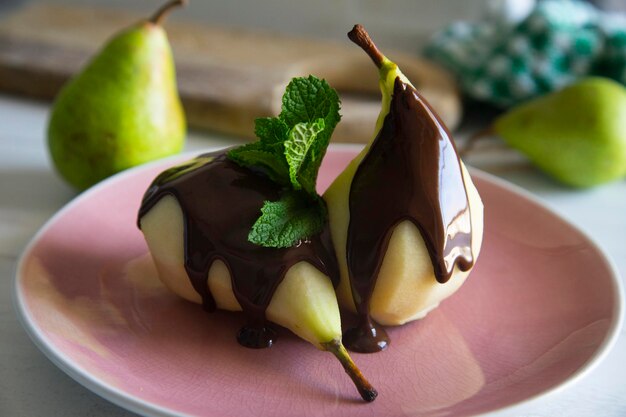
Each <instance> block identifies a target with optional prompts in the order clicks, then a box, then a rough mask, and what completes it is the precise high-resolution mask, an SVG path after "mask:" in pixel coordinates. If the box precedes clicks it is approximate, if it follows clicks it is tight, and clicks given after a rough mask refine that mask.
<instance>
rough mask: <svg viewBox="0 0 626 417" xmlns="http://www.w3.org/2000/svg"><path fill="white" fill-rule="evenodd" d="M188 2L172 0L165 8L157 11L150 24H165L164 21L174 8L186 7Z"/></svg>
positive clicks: (185, 0)
mask: <svg viewBox="0 0 626 417" xmlns="http://www.w3.org/2000/svg"><path fill="white" fill-rule="evenodd" d="M187 1H188V0H172V1H169V2H167V3H165V4H164V5H163V6H161V7H160V8H159V10H157V11H156V12H155V13H154V14H153V15H152V17H151V18H150V19H148V21H149V22H152V23H154V24H155V25H160V24H162V23H163V20H165V18H166V17H167V15H168V14H169V13H170V11H172V9H173V8H175V7H179V6H183V7H184V6H186V5H187Z"/></svg>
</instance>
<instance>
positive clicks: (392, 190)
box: [346, 78, 473, 351]
mask: <svg viewBox="0 0 626 417" xmlns="http://www.w3.org/2000/svg"><path fill="white" fill-rule="evenodd" d="M349 204H350V224H349V226H348V240H347V247H346V250H347V262H348V272H349V277H350V283H351V286H352V295H353V297H354V301H355V304H356V307H357V312H358V314H359V316H360V320H361V324H360V326H359V327H357V329H358V330H356V329H355V330H349V331H348V332H347V333H346V338H347V339H349V337H348V336H353V335H354V334H357V333H358V334H361V335H363V337H364V338H368V337H369V336H368V334H369V333H368V332H367V331H366V329H367V327H368V326H369V327H370V328H371V329H372V330H377V329H376V328H375V327H372V326H373V325H374V323H372V322H371V320H370V318H369V303H370V298H371V296H372V292H373V290H374V286H375V284H376V277H377V276H378V272H379V270H380V266H381V264H382V260H383V257H384V255H385V252H386V251H387V247H388V245H389V240H390V238H391V234H392V231H393V230H394V227H395V226H396V225H398V224H399V223H401V222H402V221H404V220H409V221H411V222H413V223H414V224H415V226H416V227H417V228H418V230H419V231H420V233H421V236H422V238H423V239H424V242H425V244H426V248H427V249H428V253H429V255H430V259H431V261H432V264H433V269H434V273H435V277H436V279H437V281H438V282H440V283H444V282H446V281H448V280H449V279H450V277H451V275H452V272H453V269H454V266H455V265H458V268H459V269H460V270H462V271H466V270H469V268H471V266H472V265H473V255H472V251H471V241H472V235H471V223H470V207H469V203H468V197H467V192H466V190H465V184H464V182H463V172H462V170H461V164H460V161H459V158H458V156H457V153H456V149H455V146H454V143H453V142H452V140H451V139H450V134H449V133H448V131H447V129H446V128H445V126H444V125H443V123H442V122H441V121H440V119H439V118H438V117H437V116H436V115H435V113H434V112H433V110H432V109H431V108H430V106H429V105H428V103H426V101H425V100H424V99H423V98H422V97H421V96H420V95H419V93H418V92H417V91H416V90H415V89H414V88H413V87H411V86H410V85H408V84H406V83H404V82H402V81H401V80H400V78H396V80H395V85H394V92H393V97H392V100H391V107H390V110H389V114H388V115H387V116H386V117H385V120H384V123H383V126H382V128H381V130H380V132H379V133H378V136H377V137H376V138H375V140H374V142H373V143H372V145H371V148H370V150H369V152H368V153H367V155H366V156H365V157H364V159H363V161H362V162H361V164H360V165H359V167H358V169H357V171H356V173H355V175H354V178H353V180H352V186H351V189H350V200H349ZM364 329H365V330H364ZM378 333H380V332H378ZM356 340H357V341H358V343H350V344H348V343H346V346H348V347H349V348H350V347H351V346H352V347H355V348H356V349H357V350H358V349H361V350H360V351H363V349H362V347H363V346H366V349H370V348H371V350H369V351H377V350H380V349H379V348H377V347H376V346H378V345H379V343H378V342H377V341H374V340H370V341H367V340H365V341H364V340H359V339H358V338H356Z"/></svg>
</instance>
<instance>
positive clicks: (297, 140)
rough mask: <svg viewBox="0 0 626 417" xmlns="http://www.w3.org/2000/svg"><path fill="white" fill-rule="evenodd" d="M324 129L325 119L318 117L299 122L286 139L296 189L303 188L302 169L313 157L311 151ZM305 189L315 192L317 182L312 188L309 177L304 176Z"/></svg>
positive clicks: (286, 153)
mask: <svg viewBox="0 0 626 417" xmlns="http://www.w3.org/2000/svg"><path fill="white" fill-rule="evenodd" d="M323 130H324V119H317V120H316V121H315V122H313V123H311V122H303V123H298V124H297V125H295V126H294V127H293V129H291V131H290V132H289V138H288V139H287V141H285V159H286V160H287V164H289V179H290V180H291V184H292V185H293V188H294V189H295V190H300V189H301V188H303V184H301V183H300V176H301V175H300V169H301V168H302V164H303V163H304V161H305V160H306V159H307V158H309V159H310V158H311V157H310V155H309V151H310V150H311V149H312V145H313V144H314V143H315V140H316V139H317V135H318V134H319V133H320V132H322V131H323ZM304 180H305V185H306V186H304V189H305V191H307V192H308V193H313V194H314V193H315V183H313V189H311V188H310V185H311V184H310V183H309V182H307V180H308V178H304Z"/></svg>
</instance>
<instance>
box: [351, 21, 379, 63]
mask: <svg viewBox="0 0 626 417" xmlns="http://www.w3.org/2000/svg"><path fill="white" fill-rule="evenodd" d="M348 38H350V40H351V41H352V42H354V43H356V44H357V45H359V46H360V47H361V49H363V50H364V51H365V52H366V53H367V54H368V55H369V57H370V58H372V61H374V64H376V66H377V67H378V68H380V67H382V65H383V61H384V59H385V56H384V55H383V54H382V53H381V52H380V50H379V49H378V48H377V47H376V45H375V44H374V42H372V38H370V35H369V34H368V33H367V31H366V30H365V28H364V27H363V26H362V25H358V24H357V25H354V27H353V28H352V30H351V31H350V32H348Z"/></svg>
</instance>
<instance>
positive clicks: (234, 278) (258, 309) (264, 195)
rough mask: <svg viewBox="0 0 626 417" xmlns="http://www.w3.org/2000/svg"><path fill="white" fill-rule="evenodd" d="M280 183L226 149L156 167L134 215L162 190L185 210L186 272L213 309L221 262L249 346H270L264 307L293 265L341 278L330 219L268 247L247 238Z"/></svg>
mask: <svg viewBox="0 0 626 417" xmlns="http://www.w3.org/2000/svg"><path fill="white" fill-rule="evenodd" d="M281 192H282V189H281V187H280V186H279V185H277V184H275V183H274V182H272V181H271V180H270V179H269V178H267V177H266V176H265V175H263V174H262V173H260V172H253V171H251V170H249V169H247V168H243V167H240V166H239V165H237V164H236V163H234V162H232V161H230V160H229V159H228V158H227V157H226V155H225V154H224V153H223V152H219V153H212V154H204V155H201V156H199V157H198V158H196V159H194V160H192V161H189V162H188V163H186V164H183V165H180V166H177V167H174V168H171V169H169V170H166V171H164V172H163V173H161V174H160V175H159V176H158V177H157V178H156V179H155V180H154V181H153V182H152V184H151V185H150V187H149V188H148V190H147V191H146V193H145V195H144V198H143V201H142V205H141V208H140V210H139V219H141V217H142V216H143V215H145V214H146V213H147V212H148V211H149V210H150V209H151V208H152V207H154V205H155V204H156V203H157V202H158V201H159V200H160V199H161V198H162V197H163V196H165V195H172V196H173V197H174V198H176V200H177V201H178V203H179V204H180V207H181V209H182V212H183V218H184V222H183V224H184V262H185V270H186V272H187V274H188V276H189V279H190V281H191V284H192V285H193V287H194V289H195V290H196V291H197V292H198V294H200V296H201V297H202V303H203V306H204V308H205V309H206V310H207V311H212V310H214V309H215V307H216V306H215V300H214V299H213V296H212V295H211V293H210V291H209V288H208V285H207V280H208V272H209V269H210V268H211V264H212V263H213V261H215V260H218V259H219V260H222V261H223V262H224V264H225V265H226V267H227V268H228V270H229V272H230V276H231V282H232V287H233V292H234V294H235V297H236V298H237V301H238V302H239V304H240V305H241V307H242V309H243V312H244V314H245V315H246V316H247V319H248V323H249V325H248V326H247V327H246V328H244V329H242V330H241V331H240V332H239V335H238V340H239V342H240V343H241V344H243V345H245V346H247V347H254V348H260V347H268V346H270V345H271V344H272V342H273V334H272V331H271V329H270V328H269V327H268V323H267V321H266V318H265V310H266V309H267V306H268V305H269V303H270V301H271V299H272V296H273V295H274V291H275V290H276V288H277V287H278V285H279V284H280V283H281V281H282V280H283V278H284V276H285V274H286V273H287V271H288V270H289V268H291V267H292V266H293V265H295V264H297V263H298V262H300V261H305V262H308V263H310V264H311V265H313V266H314V267H315V268H317V269H319V270H320V271H321V272H322V273H323V274H325V275H327V276H328V277H330V279H331V280H332V282H333V284H334V285H335V286H336V285H337V283H338V276H339V273H338V269H337V260H336V257H335V252H334V250H333V246H332V241H331V237H330V231H329V229H328V224H326V225H325V227H324V229H323V230H322V232H321V233H320V234H318V235H316V236H312V237H310V239H307V240H306V241H301V242H299V243H298V244H297V245H294V246H292V247H289V248H266V247H262V246H258V245H256V244H253V243H251V242H249V241H248V233H249V232H250V229H251V228H252V225H253V224H254V222H255V221H256V220H257V219H258V217H259V216H260V214H261V207H262V206H263V202H264V201H276V200H278V199H279V198H280V194H281Z"/></svg>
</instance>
